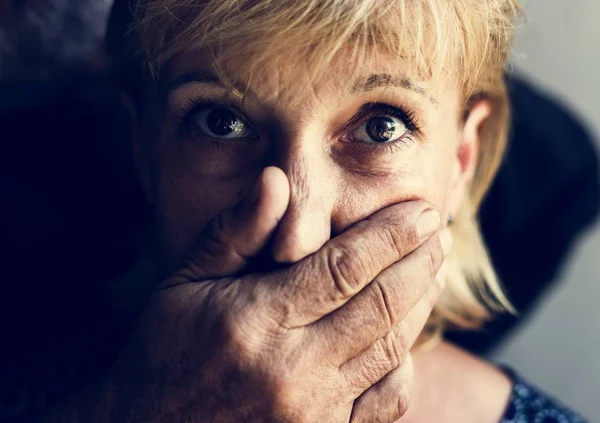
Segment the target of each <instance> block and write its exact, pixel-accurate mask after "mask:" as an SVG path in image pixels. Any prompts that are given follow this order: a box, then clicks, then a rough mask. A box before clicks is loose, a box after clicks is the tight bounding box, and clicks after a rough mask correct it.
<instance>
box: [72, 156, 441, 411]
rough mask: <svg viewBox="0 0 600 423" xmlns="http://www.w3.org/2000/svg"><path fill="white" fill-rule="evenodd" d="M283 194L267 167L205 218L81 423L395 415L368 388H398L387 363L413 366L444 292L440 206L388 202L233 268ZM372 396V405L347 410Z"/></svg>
mask: <svg viewBox="0 0 600 423" xmlns="http://www.w3.org/2000/svg"><path fill="white" fill-rule="evenodd" d="M288 201H289V185H288V182H287V179H286V177H285V174H284V173H283V172H282V171H281V170H279V169H276V168H268V169H266V170H265V172H264V173H263V175H262V177H261V178H260V179H259V182H258V183H257V187H256V189H255V193H254V195H253V196H251V198H249V199H247V200H246V201H245V202H244V203H243V204H241V205H239V206H237V207H234V208H232V209H230V210H226V211H224V212H223V213H221V214H220V215H219V216H218V217H217V218H215V219H214V220H213V222H212V223H211V224H210V225H209V226H208V227H207V229H206V230H205V231H204V233H203V234H202V235H201V237H200V239H199V241H198V244H197V246H196V248H195V249H194V251H192V252H191V254H190V256H189V259H188V261H187V263H186V264H185V266H183V267H182V268H181V269H180V270H179V271H177V272H176V274H175V275H173V276H172V277H171V278H169V279H167V280H166V281H165V282H164V283H163V284H162V285H161V286H160V287H159V288H158V290H157V292H156V293H155V295H154V296H153V298H152V299H151V300H150V302H149V304H148V306H147V309H146V311H145V312H144V314H143V316H142V318H141V320H140V323H139V328H138V330H137V331H136V332H135V334H134V335H133V336H132V338H131V339H130V341H129V343H128V345H127V347H126V348H125V349H124V351H123V352H122V354H121V355H120V357H119V360H118V362H117V364H116V366H115V369H114V371H113V372H112V376H111V378H110V379H109V381H108V382H107V388H106V390H105V391H104V393H103V396H104V397H105V398H106V400H105V401H104V403H103V404H102V405H101V406H97V407H85V409H84V408H80V410H79V413H80V420H81V421H104V420H102V418H104V419H105V421H111V422H125V421H127V422H132V423H133V422H144V423H146V422H147V423H149V422H176V421H186V422H213V423H230V422H231V423H233V422H246V423H248V422H332V423H335V422H340V423H346V422H348V421H350V419H351V418H352V421H353V422H354V421H360V422H362V421H371V420H370V419H372V418H377V416H378V413H379V414H380V415H385V416H392V415H394V413H397V412H403V411H404V410H403V409H402V408H404V407H403V406H402V407H400V409H399V407H398V400H397V397H394V396H393V397H394V401H393V402H394V403H393V404H391V407H392V408H393V410H392V411H389V408H390V404H389V403H388V402H389V401H388V402H386V401H384V400H383V398H384V397H379V396H378V395H376V394H377V390H378V389H381V388H382V387H385V386H387V384H389V383H391V382H393V385H394V388H397V387H398V383H397V381H398V380H399V381H400V385H402V382H403V381H404V378H403V377H402V373H401V372H400V373H391V372H393V371H394V370H395V369H399V368H401V369H407V368H408V369H410V366H408V367H405V366H403V364H405V363H407V360H408V364H410V358H409V355H408V352H409V349H410V347H411V346H412V344H413V342H414V341H415V339H416V337H417V336H418V334H419V333H420V331H421V329H422V327H423V325H424V324H425V322H426V320H427V317H428V316H429V313H430V311H431V309H432V307H433V305H434V303H435V302H436V300H437V297H438V295H439V293H440V291H441V286H440V284H439V283H438V282H437V280H436V277H435V276H436V274H437V272H438V270H439V268H440V266H441V264H442V261H443V255H444V253H443V250H444V249H443V248H442V245H441V242H440V237H439V236H438V235H437V230H438V226H439V217H438V216H439V215H438V214H437V212H436V211H434V210H433V209H432V207H431V206H429V205H427V204H426V203H424V202H408V203H403V204H399V205H395V206H391V207H388V208H386V209H384V210H382V211H380V212H378V213H375V214H374V215H373V216H371V217H369V218H368V219H366V220H364V221H361V222H359V223H357V224H355V225H354V226H353V227H351V228H350V229H348V230H347V231H346V232H344V233H343V234H341V235H339V236H338V237H336V238H334V239H332V240H330V241H329V242H327V243H326V244H325V245H324V246H323V247H322V248H321V249H320V250H319V251H317V252H316V253H315V254H313V255H311V256H308V257H306V258H305V259H303V260H301V261H299V262H298V263H295V264H293V265H291V266H289V267H287V268H284V269H278V270H275V271H273V272H271V273H265V274H248V275H245V276H239V277H232V276H231V275H232V274H238V273H240V272H243V270H244V269H245V268H247V266H248V265H249V263H250V262H251V260H252V258H253V257H254V256H256V255H257V254H258V253H259V252H260V251H261V250H263V249H264V247H265V245H266V244H267V242H268V240H269V239H270V237H271V236H272V234H273V232H274V231H275V229H276V227H277V222H278V221H279V220H280V219H281V218H282V216H283V214H284V213H285V210H286V208H287V204H288ZM419 218H420V219H421V220H419ZM419 223H420V224H419ZM446 250H447V248H446ZM386 375H394V376H393V377H392V376H388V377H387V378H386ZM398 375H399V376H400V377H398ZM371 387H373V388H372V389H369V388H371ZM396 391H397V390H396ZM377 398H381V400H379V399H377ZM357 399H359V400H358V401H356V400H357ZM373 401H375V402H374V404H375V405H376V406H377V407H376V408H377V410H373V411H372V412H371V413H367V412H366V411H365V410H363V411H362V412H360V413H354V415H353V407H354V405H355V402H356V404H357V405H360V403H361V402H362V403H365V404H371V403H373ZM401 402H402V401H401ZM394 410H395V411H394ZM100 416H102V418H100ZM94 417H95V418H96V419H94ZM398 417H399V416H398ZM386 418H387V417H386ZM395 418H397V417H395ZM379 421H384V420H379Z"/></svg>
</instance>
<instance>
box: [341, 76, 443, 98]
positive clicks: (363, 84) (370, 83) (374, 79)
mask: <svg viewBox="0 0 600 423" xmlns="http://www.w3.org/2000/svg"><path fill="white" fill-rule="evenodd" d="M379 87H398V88H404V89H407V90H409V91H413V92H415V93H417V94H420V95H422V96H425V97H427V98H428V100H429V101H430V102H431V103H433V104H434V105H437V104H438V101H437V100H436V99H435V98H433V97H429V96H427V92H426V91H425V88H423V87H420V86H418V85H416V84H415V83H414V82H412V81H411V80H410V79H408V78H406V77H403V76H396V75H391V74H389V73H376V74H372V75H369V77H367V79H365V80H360V81H357V82H356V83H355V84H354V85H353V86H352V93H353V94H358V93H364V92H368V91H371V90H374V89H375V88H379Z"/></svg>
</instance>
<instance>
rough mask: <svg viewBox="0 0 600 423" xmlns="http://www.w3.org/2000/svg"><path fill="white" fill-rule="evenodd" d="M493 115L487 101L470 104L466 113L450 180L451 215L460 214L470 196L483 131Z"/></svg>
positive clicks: (449, 206)
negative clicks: (463, 204)
mask: <svg viewBox="0 0 600 423" xmlns="http://www.w3.org/2000/svg"><path fill="white" fill-rule="evenodd" d="M491 113H492V106H491V103H490V101H489V100H486V99H480V100H477V101H476V102H474V103H470V107H469V108H468V109H467V111H466V114H465V118H464V120H463V127H462V131H461V132H460V136H459V140H458V145H457V147H456V153H455V154H456V157H455V160H454V164H453V168H452V174H451V179H450V186H449V189H450V195H449V198H448V213H450V214H451V215H454V216H455V215H456V214H457V213H458V210H459V208H460V205H461V204H462V202H463V201H465V198H466V197H467V196H468V194H469V193H468V192H467V191H468V189H469V187H470V186H471V181H472V179H473V176H474V175H475V171H476V169H477V160H478V156H479V142H480V134H481V129H482V126H483V124H484V122H485V121H486V119H487V118H488V117H489V116H490V115H491Z"/></svg>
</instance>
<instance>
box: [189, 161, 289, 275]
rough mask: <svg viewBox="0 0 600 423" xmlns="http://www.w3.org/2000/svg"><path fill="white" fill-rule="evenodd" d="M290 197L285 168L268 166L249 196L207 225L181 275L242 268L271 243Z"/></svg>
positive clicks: (232, 273) (218, 273)
mask: <svg viewBox="0 0 600 423" xmlns="http://www.w3.org/2000/svg"><path fill="white" fill-rule="evenodd" d="M289 198H290V185H289V182H288V179H287V176H286V175H285V173H284V172H283V170H281V169H279V168H277V167H267V168H265V169H264V170H263V172H262V174H261V175H260V176H259V177H258V180H257V181H256V183H255V185H254V187H253V189H252V191H251V193H250V194H249V195H248V197H246V198H244V199H243V200H242V201H240V203H238V204H236V205H235V206H233V207H231V208H229V209H226V210H223V211H222V212H221V213H219V214H218V215H217V216H216V217H215V218H213V219H212V220H211V221H210V222H209V223H208V225H207V226H206V227H205V228H204V230H203V231H202V233H201V234H200V237H199V238H198V240H197V242H196V244H195V246H194V247H193V248H192V251H191V253H190V255H189V256H188V259H187V261H186V265H185V266H184V267H183V268H182V270H180V272H178V274H179V276H184V277H185V278H186V279H187V280H194V281H201V280H206V279H214V278H223V277H227V276H232V275H234V274H236V273H238V272H240V271H242V270H243V269H244V268H245V267H246V266H247V265H248V261H249V259H251V258H253V257H254V256H256V255H257V254H258V253H259V252H260V251H261V250H262V249H263V248H265V246H266V245H267V243H268V241H269V239H270V238H271V235H272V234H273V233H274V231H275V229H276V228H277V225H278V223H279V221H280V220H281V219H282V217H283V215H284V214H285V211H286V209H287V207H288V203H289Z"/></svg>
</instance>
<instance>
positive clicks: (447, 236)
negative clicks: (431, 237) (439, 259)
mask: <svg viewBox="0 0 600 423" xmlns="http://www.w3.org/2000/svg"><path fill="white" fill-rule="evenodd" d="M440 243H441V244H442V250H444V255H445V256H447V255H448V254H450V251H452V246H453V245H454V238H453V237H452V232H450V229H448V228H444V229H443V230H442V231H440Z"/></svg>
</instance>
